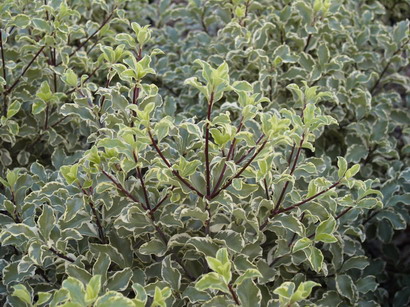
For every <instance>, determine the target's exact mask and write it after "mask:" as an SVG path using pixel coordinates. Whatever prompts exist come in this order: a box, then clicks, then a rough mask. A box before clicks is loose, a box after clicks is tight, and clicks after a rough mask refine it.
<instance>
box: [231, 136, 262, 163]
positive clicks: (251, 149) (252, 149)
mask: <svg viewBox="0 0 410 307" xmlns="http://www.w3.org/2000/svg"><path fill="white" fill-rule="evenodd" d="M264 136H265V135H264V134H263V133H262V135H261V136H260V137H259V138H258V139H257V141H256V145H255V146H254V147H252V148H250V149H249V150H248V151H247V152H246V154H244V155H243V156H242V157H240V158H239V160H237V161H235V163H236V164H239V163H241V162H242V161H243V160H245V159H246V158H247V157H248V156H249V155H250V154H251V153H252V151H254V150H255V148H256V147H257V146H258V144H259V142H260V141H261V140H262V139H263V137H264Z"/></svg>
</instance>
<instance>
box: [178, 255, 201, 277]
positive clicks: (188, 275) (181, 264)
mask: <svg viewBox="0 0 410 307" xmlns="http://www.w3.org/2000/svg"><path fill="white" fill-rule="evenodd" d="M175 261H176V262H177V263H178V264H179V265H180V266H181V268H182V269H183V270H184V272H185V274H186V275H187V277H188V278H189V279H190V280H191V281H194V280H195V279H196V278H195V277H194V276H192V274H191V273H190V272H189V271H188V270H187V268H186V266H185V265H184V264H183V263H182V261H181V259H179V258H178V257H176V258H175Z"/></svg>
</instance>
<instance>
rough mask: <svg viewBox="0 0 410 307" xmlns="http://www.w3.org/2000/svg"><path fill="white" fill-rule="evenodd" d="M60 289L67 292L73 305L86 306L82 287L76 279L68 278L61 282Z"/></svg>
mask: <svg viewBox="0 0 410 307" xmlns="http://www.w3.org/2000/svg"><path fill="white" fill-rule="evenodd" d="M62 287H63V288H64V289H67V290H68V295H69V297H70V299H71V301H72V302H73V303H77V304H82V306H86V303H85V299H84V295H85V290H84V285H83V284H82V283H81V282H80V281H79V280H78V279H75V278H73V277H68V278H67V279H66V280H64V281H63V284H62Z"/></svg>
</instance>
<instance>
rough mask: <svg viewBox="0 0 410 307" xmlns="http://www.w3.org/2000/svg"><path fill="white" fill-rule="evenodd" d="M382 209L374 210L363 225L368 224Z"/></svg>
mask: <svg viewBox="0 0 410 307" xmlns="http://www.w3.org/2000/svg"><path fill="white" fill-rule="evenodd" d="M380 212H381V211H380V210H379V211H374V212H373V213H372V214H370V216H369V217H368V218H367V219H365V220H364V222H363V225H364V224H367V223H368V222H369V221H370V220H371V219H372V218H374V217H375V216H376V215H377V214H379V213H380Z"/></svg>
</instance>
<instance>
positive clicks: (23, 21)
mask: <svg viewBox="0 0 410 307" xmlns="http://www.w3.org/2000/svg"><path fill="white" fill-rule="evenodd" d="M30 20H31V19H30V17H29V16H27V15H24V14H18V15H16V16H15V17H14V19H13V21H12V22H11V25H16V26H17V27H19V28H22V29H24V28H25V27H27V26H28V25H29V24H30Z"/></svg>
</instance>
